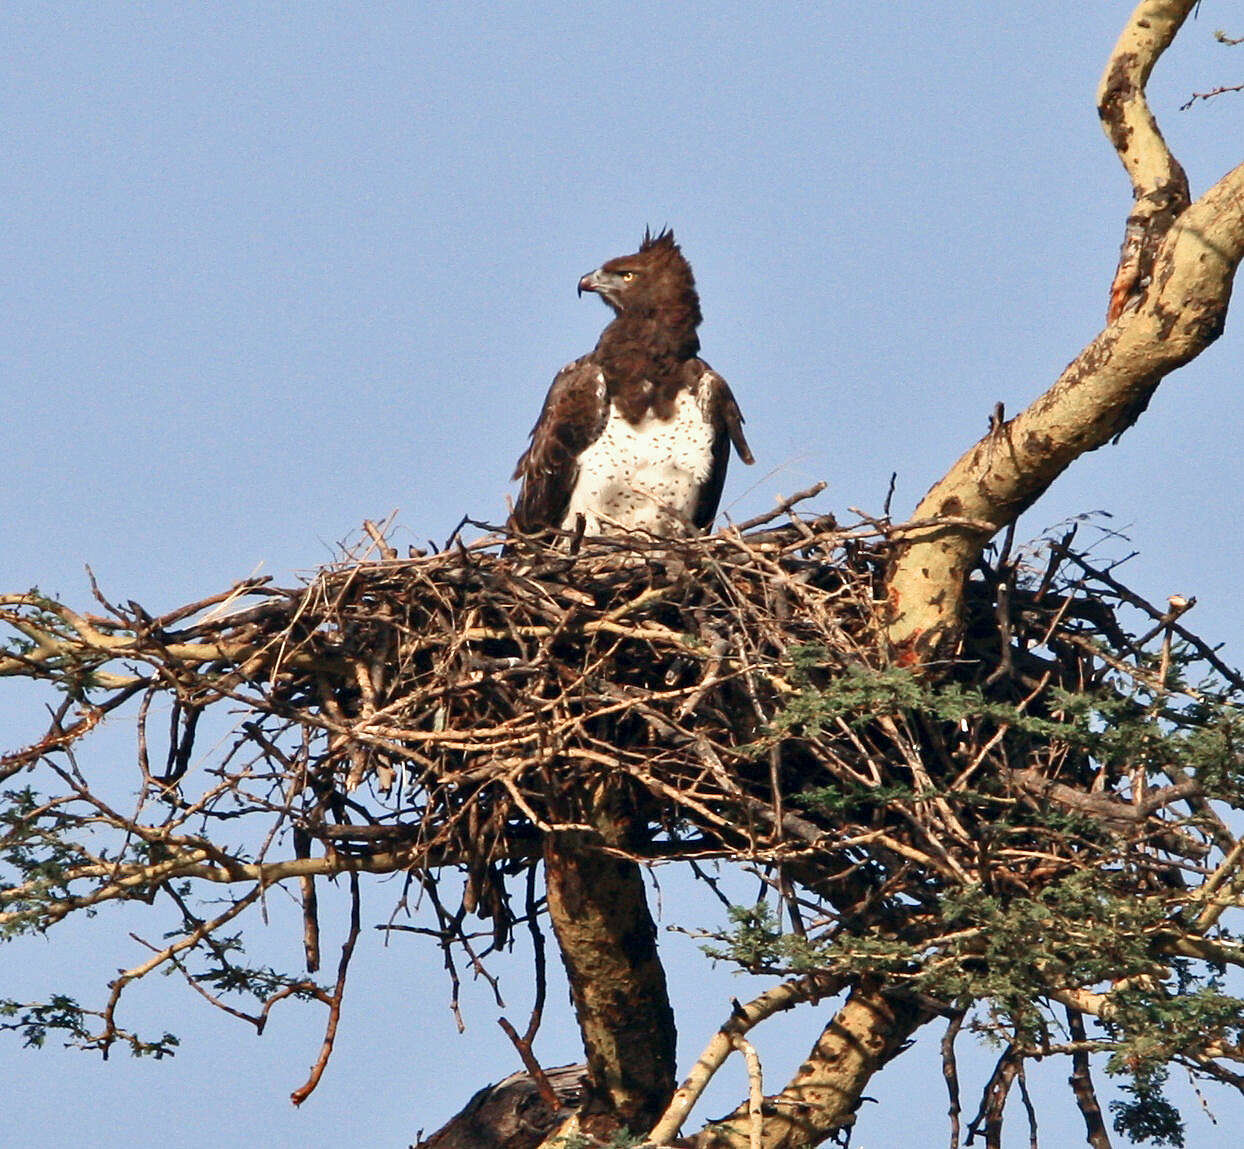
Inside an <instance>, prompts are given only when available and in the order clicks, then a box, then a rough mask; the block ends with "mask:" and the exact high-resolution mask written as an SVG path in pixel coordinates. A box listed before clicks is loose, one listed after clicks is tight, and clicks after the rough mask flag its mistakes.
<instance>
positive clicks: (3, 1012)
mask: <svg viewBox="0 0 1244 1149" xmlns="http://www.w3.org/2000/svg"><path fill="white" fill-rule="evenodd" d="M99 1016H100V1014H98V1013H97V1012H95V1011H92V1010H86V1009H83V1008H82V1007H81V1006H80V1005H79V1004H78V1003H77V1002H76V1001H74V999H73V998H71V997H65V996H63V995H60V994H56V995H53V996H52V998H51V999H50V1000H49V1001H46V1002H33V1003H31V1002H24V1003H23V1002H17V1001H12V1000H0V1017H2V1018H10V1019H12V1020H8V1021H3V1022H0V1030H12V1031H16V1032H18V1033H20V1034H21V1035H22V1043H23V1044H24V1045H25V1046H26V1047H27V1048H29V1049H42V1048H43V1046H44V1044H45V1043H46V1041H47V1038H48V1033H49V1031H58V1032H60V1033H61V1034H63V1035H64V1036H65V1038H66V1041H65V1044H66V1045H67V1046H68V1045H76V1046H79V1047H82V1048H102V1049H104V1051H105V1053H106V1051H107V1049H108V1047H110V1046H111V1045H112V1044H113V1042H115V1041H122V1042H123V1043H124V1044H125V1045H126V1046H127V1047H128V1048H129V1051H130V1053H131V1054H132V1055H133V1056H134V1057H154V1058H155V1059H156V1060H157V1061H161V1060H163V1059H164V1058H165V1057H171V1056H172V1055H173V1054H174V1053H175V1052H176V1050H177V1046H178V1045H179V1044H180V1043H179V1041H178V1039H177V1037H176V1035H174V1034H172V1033H164V1034H161V1036H160V1037H158V1038H155V1039H154V1040H147V1039H145V1038H141V1037H139V1036H138V1035H137V1034H133V1033H127V1032H125V1031H124V1030H108V1031H106V1033H105V1034H99V1033H92V1032H91V1030H90V1029H89V1028H88V1025H87V1019H88V1018H91V1017H95V1018H98V1017H99Z"/></svg>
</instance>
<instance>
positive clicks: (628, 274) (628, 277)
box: [622, 271, 635, 283]
mask: <svg viewBox="0 0 1244 1149" xmlns="http://www.w3.org/2000/svg"><path fill="white" fill-rule="evenodd" d="M634 278H635V273H634V272H633V271H624V272H622V279H623V281H624V282H625V283H630V282H631V280H632V279H634Z"/></svg>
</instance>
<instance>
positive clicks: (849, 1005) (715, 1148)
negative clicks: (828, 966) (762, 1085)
mask: <svg viewBox="0 0 1244 1149" xmlns="http://www.w3.org/2000/svg"><path fill="white" fill-rule="evenodd" d="M932 1016H933V1015H932V1014H931V1013H929V1012H928V1011H926V1010H925V1009H923V1008H921V1007H920V1006H917V1005H915V1004H913V1003H911V1002H908V1001H905V1000H902V999H892V998H890V997H889V996H887V995H886V994H885V992H884V991H883V990H882V988H881V987H880V986H879V985H878V984H861V985H859V986H856V988H855V989H854V990H852V991H851V994H850V995H849V996H848V998H847V1000H846V1003H845V1004H844V1005H843V1007H842V1009H840V1010H839V1011H838V1013H837V1015H836V1016H835V1017H834V1019H833V1021H831V1022H830V1023H829V1025H827V1026H826V1027H825V1029H824V1031H823V1032H822V1033H821V1036H820V1037H819V1038H818V1039H817V1042H816V1045H814V1046H813V1047H812V1051H811V1052H810V1053H809V1054H808V1057H807V1060H806V1061H804V1063H803V1064H802V1065H801V1066H800V1067H799V1070H798V1072H797V1073H796V1074H795V1076H794V1077H793V1078H792V1079H791V1081H790V1083H789V1084H788V1085H787V1086H786V1088H785V1089H783V1090H782V1092H781V1093H778V1094H776V1095H775V1096H773V1097H769V1098H766V1099H765V1103H764V1106H763V1115H764V1132H763V1135H762V1138H761V1149H805V1147H807V1146H813V1145H819V1144H821V1142H822V1141H824V1140H825V1139H826V1138H827V1137H829V1136H831V1135H832V1134H834V1133H835V1132H837V1131H838V1130H841V1129H844V1128H847V1127H849V1126H851V1125H853V1124H854V1123H855V1111H856V1110H857V1109H858V1108H859V1106H860V1101H861V1098H862V1096H863V1092H864V1087H865V1086H866V1085H867V1084H868V1081H869V1080H870V1079H871V1077H872V1075H873V1074H874V1073H876V1072H877V1070H878V1069H880V1068H881V1067H882V1066H883V1065H885V1064H886V1062H888V1061H890V1060H891V1059H892V1058H894V1057H895V1056H897V1055H898V1054H899V1053H901V1052H902V1051H903V1050H904V1049H905V1048H906V1046H907V1039H908V1038H909V1037H910V1036H911V1035H912V1034H913V1033H914V1032H915V1031H916V1030H917V1029H919V1028H920V1026H922V1025H923V1024H924V1023H925V1022H926V1021H928V1020H930V1018H931V1017H932ZM750 1132H751V1124H750V1117H749V1108H748V1105H747V1104H746V1103H744V1104H743V1105H740V1106H739V1107H738V1108H737V1109H736V1110H735V1111H734V1112H733V1113H732V1114H730V1116H729V1117H726V1118H723V1119H722V1120H721V1121H714V1122H713V1123H712V1124H711V1125H709V1126H708V1127H707V1128H706V1129H704V1130H703V1131H702V1132H700V1133H698V1134H696V1135H695V1136H694V1137H691V1138H689V1139H688V1142H687V1143H688V1144H689V1145H691V1146H694V1149H748V1147H749V1146H750V1145H751V1139H750Z"/></svg>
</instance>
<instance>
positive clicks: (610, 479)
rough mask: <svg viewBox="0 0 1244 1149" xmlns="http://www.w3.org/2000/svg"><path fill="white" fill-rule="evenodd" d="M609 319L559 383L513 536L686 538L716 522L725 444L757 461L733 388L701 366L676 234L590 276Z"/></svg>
mask: <svg viewBox="0 0 1244 1149" xmlns="http://www.w3.org/2000/svg"><path fill="white" fill-rule="evenodd" d="M584 291H591V292H594V293H596V294H597V295H599V296H600V297H601V298H602V299H603V300H604V301H605V303H607V304H608V305H609V307H610V308H612V309H613V311H614V313H615V314H614V319H613V321H612V322H611V323H610V324H609V325H608V326H607V327H606V328H605V330H604V331H603V332H602V333H601V337H600V340H599V342H597V344H596V349H595V350H594V351H592V352H591V353H590V354H589V355H585V356H583V358H581V359H576V360H575V361H574V362H573V363H571V364H569V365H567V366H566V367H563V368H562V370H561V371H560V372H558V374H557V377H556V378H555V379H554V380H553V385H552V387H550V388H549V393H548V396H547V397H546V398H545V400H544V407H543V409H542V410H541V412H540V418H539V419H538V420H537V421H536V425H535V427H534V428H532V432H531V445H530V446H529V447H528V448H527V450H526V451H525V452H524V454H523V456H522V458H520V459H519V461H518V466H517V467H516V468H515V471H514V478H516V479H521V480H522V484H523V486H522V490H521V491H520V493H519V496H518V502H517V504H516V505H515V508H514V514H513V515H512V516H511V520H510V525H511V527H512V528H513V529H515V530H518V531H521V532H523V533H527V534H531V533H535V532H538V531H541V530H544V529H546V528H548V527H573V526H574V520H575V518H576V517H577V516H578V515H579V514H582V515H584V517H585V519H586V520H587V523H586V526H587V530H588V533H589V534H608V533H616V532H617V531H619V530H635V529H638V530H645V531H648V532H650V533H653V534H658V535H672V534H685V533H687V532H688V531H691V530H693V529H702V528H704V527H706V526H708V524H709V523H711V522H712V520H713V516H714V515H715V514H716V513H717V504H718V502H719V501H720V499H721V489H722V485H723V483H724V482H725V477H726V464H727V462H728V460H729V456H730V444H731V443H733V444H734V448H735V450H736V451H737V452H738V454H739V457H740V458H741V459H742V460H743V461H744V462H745V463H751V462H752V454H751V451H750V450H749V449H748V446H747V440H746V439H745V438H744V436H743V416H742V415H741V414H740V413H739V408H738V405H737V404H736V403H735V401H734V396H733V395H732V394H731V392H730V388H729V387H728V386H727V385H726V381H725V380H724V379H722V377H721V376H720V375H718V374H717V372H715V371H714V370H713V369H712V368H711V367H709V365H708V364H707V363H705V362H704V361H703V360H702V359H700V358H698V353H699V350H700V340H699V336H698V335H697V334H696V328H697V327H698V326H699V324H700V319H701V315H700V301H699V297H698V296H697V294H696V290H695V279H694V277H693V275H692V273H691V265H690V264H688V263H687V261H686V259H685V258H684V257H683V254H682V252H681V251H680V250H679V247H678V244H677V243H676V242H675V241H674V235H673V233H672V232H670V231H669V230H666V231H662V232H661V233H660V234H659V235H657V236H653V235H651V234H650V233H647V232H646V233H645V234H644V241H643V243H642V244H641V245H640V248H639V250H638V251H637V252H635V253H634V254H633V255H624V256H620V257H619V258H617V259H611V260H610V261H609V262H608V263H606V264H604V265H602V266H601V267H599V268H597V269H596V270H595V271H593V272H591V273H589V274H588V275H585V276H584V277H583V278H582V279H581V280H580V281H579V293H580V294H582V293H583V292H584Z"/></svg>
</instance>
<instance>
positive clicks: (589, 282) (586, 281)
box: [579, 267, 605, 296]
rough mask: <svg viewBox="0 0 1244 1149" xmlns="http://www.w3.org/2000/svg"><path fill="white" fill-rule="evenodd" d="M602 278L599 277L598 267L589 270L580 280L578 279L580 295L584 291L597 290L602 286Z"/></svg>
mask: <svg viewBox="0 0 1244 1149" xmlns="http://www.w3.org/2000/svg"><path fill="white" fill-rule="evenodd" d="M604 286H605V284H604V280H603V279H602V277H601V270H600V268H599V267H598V268H597V269H596V270H595V271H589V272H588V273H587V275H585V276H584V277H583V278H582V279H581V280H579V295H580V296H582V295H583V293H584V292H585V291H597V292H599V291H600V289H601V288H602V287H604Z"/></svg>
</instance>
